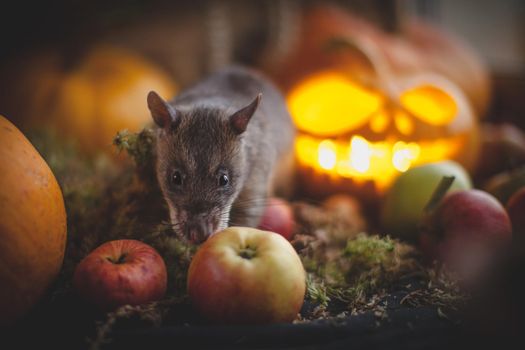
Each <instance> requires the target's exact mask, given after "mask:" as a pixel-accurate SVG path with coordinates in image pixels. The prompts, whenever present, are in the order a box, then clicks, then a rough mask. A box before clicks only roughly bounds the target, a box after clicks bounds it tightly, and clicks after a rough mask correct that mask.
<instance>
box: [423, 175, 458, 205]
mask: <svg viewBox="0 0 525 350" xmlns="http://www.w3.org/2000/svg"><path fill="white" fill-rule="evenodd" d="M454 179H455V177H454V176H443V178H442V179H441V181H439V184H438V185H437V187H436V189H435V190H434V193H433V194H432V197H430V200H429V201H428V203H427V205H426V206H425V209H424V211H425V213H430V212H431V211H432V210H434V208H435V207H436V206H437V205H438V204H439V202H440V201H441V199H443V197H444V196H445V195H446V194H447V192H448V190H449V189H450V186H452V183H453V182H454Z"/></svg>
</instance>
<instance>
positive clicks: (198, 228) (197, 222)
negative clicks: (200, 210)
mask: <svg viewBox="0 0 525 350" xmlns="http://www.w3.org/2000/svg"><path fill="white" fill-rule="evenodd" d="M216 231H217V220H214V218H210V217H209V215H207V214H201V215H195V216H194V217H192V218H188V220H187V221H186V225H185V228H184V233H185V235H186V238H188V239H189V240H190V241H192V242H193V243H202V242H204V241H206V240H207V239H208V237H210V236H211V235H212V234H214V233H215V232H216Z"/></svg>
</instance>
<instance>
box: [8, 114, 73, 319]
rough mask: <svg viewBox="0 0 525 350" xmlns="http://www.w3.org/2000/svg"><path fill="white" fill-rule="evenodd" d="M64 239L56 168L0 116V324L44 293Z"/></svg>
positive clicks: (58, 264)
mask: <svg viewBox="0 0 525 350" xmlns="http://www.w3.org/2000/svg"><path fill="white" fill-rule="evenodd" d="M65 244H66V212H65V208H64V200H63V198H62V192H61V190H60V187H59V186H58V183H57V181H56V179H55V177H54V175H53V173H52V172H51V170H50V169H49V167H48V166H47V164H46V162H45V161H44V160H43V159H42V157H40V155H39V154H38V152H37V151H36V150H35V149H34V147H33V146H32V145H31V143H30V142H29V141H28V140H27V139H26V138H25V137H24V135H23V134H22V133H21V132H20V131H19V130H18V129H17V128H16V127H15V126H14V125H13V124H11V123H10V122H9V121H8V120H7V119H5V118H4V117H2V116H0V286H1V287H0V310H2V311H1V312H0V325H6V324H10V323H13V322H14V321H16V320H17V319H19V318H21V317H22V316H23V315H24V314H25V313H27V312H28V311H29V309H30V308H31V307H32V306H33V305H34V304H35V303H36V302H37V301H38V300H39V299H40V298H41V297H42V295H43V294H44V293H45V291H46V289H47V288H48V287H49V286H50V284H51V283H52V282H53V280H54V279H55V277H56V276H57V275H58V273H59V271H60V268H61V266H62V260H63V257H64V250H65Z"/></svg>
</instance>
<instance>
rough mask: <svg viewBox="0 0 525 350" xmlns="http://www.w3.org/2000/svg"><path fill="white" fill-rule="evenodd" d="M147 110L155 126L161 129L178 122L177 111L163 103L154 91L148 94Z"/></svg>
mask: <svg viewBox="0 0 525 350" xmlns="http://www.w3.org/2000/svg"><path fill="white" fill-rule="evenodd" d="M148 108H149V110H150V112H151V116H152V117H153V120H154V121H155V124H157V125H158V126H159V127H161V128H164V127H167V126H168V125H173V122H175V121H177V120H178V115H177V110H176V109H175V108H173V107H172V106H170V104H168V103H167V102H166V101H164V100H163V99H162V97H160V96H159V95H158V94H157V93H156V92H155V91H150V92H149V94H148Z"/></svg>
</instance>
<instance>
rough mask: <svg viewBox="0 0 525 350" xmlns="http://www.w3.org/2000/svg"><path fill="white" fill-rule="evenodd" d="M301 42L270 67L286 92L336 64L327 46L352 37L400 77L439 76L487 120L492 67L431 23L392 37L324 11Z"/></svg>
mask: <svg viewBox="0 0 525 350" xmlns="http://www.w3.org/2000/svg"><path fill="white" fill-rule="evenodd" d="M298 36H299V38H298V40H296V43H297V44H296V46H295V47H293V48H291V49H290V50H289V54H288V55H287V56H286V57H284V58H282V60H280V61H279V62H282V63H280V64H279V66H274V67H266V68H267V70H268V71H269V72H271V75H272V76H274V77H275V80H276V81H277V82H278V83H279V84H280V85H281V86H282V87H283V88H284V89H285V90H288V89H289V88H290V87H291V85H292V84H295V82H296V81H297V79H298V78H300V77H302V76H304V75H305V73H306V72H311V71H312V70H315V69H319V68H320V67H323V66H327V65H330V64H332V63H333V59H334V57H333V56H330V55H326V54H325V53H324V52H323V47H324V46H325V43H326V41H327V40H329V39H330V38H332V37H347V38H350V39H352V40H355V41H359V40H368V41H371V42H373V43H374V44H375V46H376V47H377V49H378V50H379V51H380V52H381V54H382V55H383V56H384V57H385V60H386V61H387V62H388V65H389V66H390V68H391V70H392V72H394V73H395V74H401V75H405V74H413V73H428V72H433V73H438V74H440V75H442V76H444V77H446V78H448V79H449V80H451V81H452V82H453V83H455V84H456V85H457V86H459V87H460V88H461V89H462V90H463V92H464V93H465V94H466V95H467V97H468V99H469V100H470V103H471V105H472V106H473V107H474V111H475V112H476V116H477V117H483V116H485V114H486V111H487V108H488V104H489V102H490V95H491V80H490V74H489V71H488V69H487V67H486V65H485V64H484V62H483V61H482V60H481V59H480V57H479V56H478V55H477V54H476V53H475V52H474V51H473V50H472V49H471V48H469V47H468V45H466V44H465V43H464V42H462V41H461V40H459V39H458V38H456V37H454V36H452V35H451V34H449V33H445V32H444V31H443V30H441V29H438V28H437V27H434V26H432V25H431V24H429V23H426V22H423V21H418V20H409V21H404V22H402V23H400V25H399V28H398V30H397V32H394V33H386V32H384V31H382V30H381V29H380V28H378V27H377V26H375V25H373V24H372V23H370V22H368V21H366V20H364V19H362V18H358V17H356V16H354V15H352V14H351V13H349V12H348V11H345V10H343V9H341V8H338V7H336V6H327V5H320V6H315V7H312V8H310V9H308V10H307V11H306V12H305V14H304V16H303V17H302V21H301V27H300V31H298ZM345 59H346V60H348V59H351V57H348V55H347V56H346V57H345Z"/></svg>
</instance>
